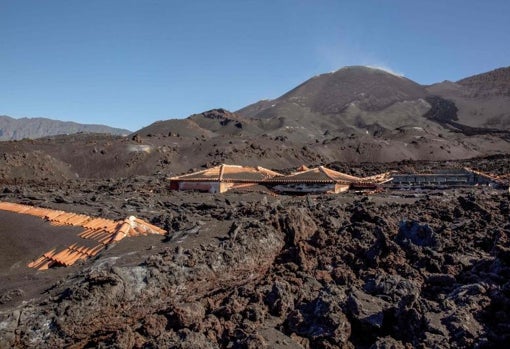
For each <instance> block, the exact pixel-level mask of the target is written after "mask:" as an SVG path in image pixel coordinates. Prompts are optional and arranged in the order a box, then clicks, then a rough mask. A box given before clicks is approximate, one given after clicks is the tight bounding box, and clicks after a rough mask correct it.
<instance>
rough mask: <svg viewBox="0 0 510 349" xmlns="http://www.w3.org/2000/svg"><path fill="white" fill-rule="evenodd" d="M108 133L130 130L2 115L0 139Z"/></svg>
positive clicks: (124, 133) (120, 133) (120, 132)
mask: <svg viewBox="0 0 510 349" xmlns="http://www.w3.org/2000/svg"><path fill="white" fill-rule="evenodd" d="M79 132H85V133H108V134H113V135H127V134H129V133H130V131H128V130H123V129H119V128H113V127H109V126H104V125H84V124H78V123H75V122H70V121H58V120H51V119H46V118H20V119H14V118H11V117H9V116H6V115H3V116H2V115H0V141H8V140H19V139H23V138H30V139H33V138H41V137H47V136H54V135H60V134H73V133H79Z"/></svg>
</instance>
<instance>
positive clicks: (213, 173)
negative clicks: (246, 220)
mask: <svg viewBox="0 0 510 349" xmlns="http://www.w3.org/2000/svg"><path fill="white" fill-rule="evenodd" d="M277 176H281V174H280V173H278V172H275V171H271V170H268V169H267V168H264V167H260V166H257V167H249V166H238V165H226V164H222V165H219V166H215V167H212V168H208V169H206V170H202V171H198V172H193V173H190V174H185V175H182V176H176V177H172V178H170V180H172V181H195V182H208V181H210V182H260V181H264V180H266V179H268V178H273V177H277Z"/></svg>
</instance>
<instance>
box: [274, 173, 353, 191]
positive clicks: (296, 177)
mask: <svg viewBox="0 0 510 349" xmlns="http://www.w3.org/2000/svg"><path fill="white" fill-rule="evenodd" d="M361 181H362V178H360V177H355V176H351V175H348V174H345V173H342V172H338V171H334V170H331V169H328V168H326V167H324V166H319V167H317V168H312V169H308V168H306V167H302V168H300V169H299V170H298V171H297V172H294V173H291V174H290V175H288V176H278V177H274V178H270V179H268V180H266V181H265V182H264V184H265V185H266V186H267V187H269V188H271V189H272V190H274V191H276V192H279V193H288V194H311V193H342V192H345V191H347V190H349V188H350V186H351V184H352V183H357V182H361Z"/></svg>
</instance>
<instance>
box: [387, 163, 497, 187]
mask: <svg viewBox="0 0 510 349" xmlns="http://www.w3.org/2000/svg"><path fill="white" fill-rule="evenodd" d="M392 177H393V180H392V181H391V183H389V187H390V188H393V189H414V188H421V189H427V188H441V189H444V188H453V187H469V186H475V185H487V186H491V187H496V188H503V187H506V186H507V184H506V183H505V181H504V180H503V179H501V178H498V177H495V176H493V175H490V174H487V173H483V172H479V171H475V170H472V169H470V168H463V169H441V170H435V171H432V172H429V173H394V174H393V175H392Z"/></svg>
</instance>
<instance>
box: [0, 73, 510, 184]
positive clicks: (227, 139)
mask: <svg viewBox="0 0 510 349" xmlns="http://www.w3.org/2000/svg"><path fill="white" fill-rule="evenodd" d="M508 72H509V70H508V68H503V69H498V70H495V71H493V72H488V73H484V74H479V75H476V76H473V77H468V78H466V79H462V80H459V81H457V82H448V81H445V82H442V83H438V84H434V85H430V86H423V85H420V84H418V83H416V82H413V81H411V80H409V79H407V78H405V77H401V76H396V75H393V74H390V73H388V72H386V71H382V70H378V69H374V68H368V67H359V66H357V67H346V68H342V69H340V70H338V71H336V72H334V73H329V74H322V75H319V76H316V77H313V78H311V79H309V80H307V81H305V82H304V83H302V84H301V85H299V86H297V87H296V88H294V89H292V90H290V91H289V92H287V93H285V94H284V95H282V96H281V97H278V98H276V99H274V100H266V101H261V102H257V103H255V104H252V105H249V106H247V107H245V108H242V109H241V110H239V111H237V112H230V111H228V110H225V109H213V110H208V111H205V112H203V113H198V114H193V115H191V116H189V117H187V118H185V119H170V120H162V121H158V122H155V123H153V124H151V125H148V126H147V127H144V128H142V129H140V130H138V131H136V132H134V133H132V134H130V135H129V136H128V137H120V136H112V135H100V134H94V135H91V134H86V133H83V134H75V135H68V136H59V137H51V138H48V137H47V138H42V139H38V140H27V141H22V142H19V141H18V142H0V157H2V158H3V159H4V160H5V161H2V162H0V182H1V181H2V180H6V181H8V180H9V179H12V178H15V179H16V180H19V179H21V178H25V179H31V180H32V179H33V180H36V179H39V178H41V175H42V176H43V177H44V178H48V179H49V180H56V181H59V180H61V178H78V177H79V178H88V177H96V178H97V177H99V178H109V177H129V176H133V175H150V174H154V173H165V174H166V175H169V176H171V175H178V174H181V173H184V172H186V171H189V170H191V169H200V168H204V167H209V166H212V165H217V164H220V163H229V164H239V165H248V166H255V165H259V166H263V167H267V168H271V169H275V170H284V169H289V168H296V167H298V166H300V165H302V164H306V165H309V166H316V165H327V164H330V163H337V162H343V163H345V164H353V163H363V162H365V163H366V162H392V161H402V160H437V161H442V160H457V159H467V158H473V157H480V156H489V155H498V154H510V126H509V125H510V114H509V113H510V101H509V98H510V97H509V96H508V88H509V86H510V81H508ZM67 132H68V131H67ZM59 133H62V131H60V132H59ZM62 145H65V146H62ZM346 166H347V167H349V166H348V165H346Z"/></svg>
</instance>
